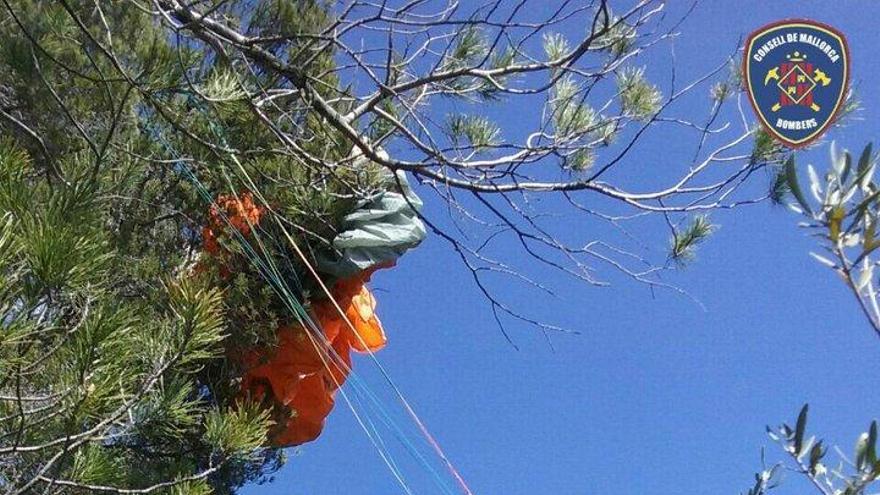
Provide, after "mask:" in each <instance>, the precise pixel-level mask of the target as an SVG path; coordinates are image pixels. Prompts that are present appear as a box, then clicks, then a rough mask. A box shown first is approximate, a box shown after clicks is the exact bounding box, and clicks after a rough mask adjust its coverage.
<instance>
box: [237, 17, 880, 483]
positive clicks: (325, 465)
mask: <svg viewBox="0 0 880 495" xmlns="http://www.w3.org/2000/svg"><path fill="white" fill-rule="evenodd" d="M468 1H469V0H463V3H464V4H467V2H468ZM671 3H672V5H670V6H669V7H670V10H671V11H672V12H673V13H681V12H683V10H684V9H685V8H686V7H687V6H688V5H689V4H690V3H689V2H688V3H685V2H677V1H676V2H671ZM877 10H878V7H877V6H876V5H874V4H873V3H872V2H869V1H860V2H830V1H823V2H814V1H810V2H805V1H798V2H795V1H785V2H783V1H780V2H766V1H741V2H708V1H707V2H703V3H702V4H700V5H699V6H698V8H697V9H696V11H695V12H694V13H693V15H692V16H691V17H690V18H689V19H688V20H687V21H686V22H685V24H684V25H683V26H682V28H681V31H682V36H681V37H679V38H678V39H677V40H676V41H675V43H674V46H675V54H676V58H677V60H678V62H679V67H680V68H681V69H680V70H681V73H682V76H683V78H686V77H684V76H688V75H690V76H691V77H693V76H696V75H697V74H699V73H700V72H702V71H705V70H706V69H708V68H710V67H712V66H715V65H716V64H718V63H719V62H721V61H722V60H723V59H724V58H725V57H726V56H727V55H729V54H730V52H731V50H732V49H733V47H734V46H736V43H737V40H739V39H740V38H743V37H745V35H747V34H748V33H749V32H750V31H752V30H753V29H755V28H757V27H759V26H761V25H763V24H765V23H767V22H771V21H775V20H779V19H783V18H786V17H806V18H812V19H816V20H820V21H823V22H826V23H828V24H831V25H833V26H835V27H837V28H838V29H840V30H841V31H843V32H844V34H845V35H846V36H847V37H848V41H849V44H850V49H851V52H852V55H851V57H852V73H853V81H852V82H853V84H855V85H857V86H858V87H859V89H860V91H859V94H860V97H861V99H862V104H863V109H862V110H861V112H860V113H859V118H860V120H858V121H855V122H853V123H852V124H851V125H850V126H849V127H846V128H844V129H836V130H833V131H832V132H831V133H829V135H828V137H827V138H826V139H825V140H824V144H823V145H822V146H819V147H818V148H817V149H816V150H814V151H810V152H807V153H804V154H803V155H802V156H801V157H800V162H801V163H806V162H809V161H811V162H813V163H815V164H817V165H818V166H819V167H820V168H821V167H824V166H826V164H827V146H826V145H827V143H828V142H829V140H830V139H835V140H837V142H838V143H839V144H840V145H841V146H843V147H847V148H849V149H856V150H860V149H861V147H862V146H863V145H864V144H865V143H867V142H868V141H870V140H872V139H875V138H876V131H877V122H878V112H880V97H878V95H877V94H876V92H874V91H873V90H874V89H875V88H876V82H875V79H874V78H875V77H880V52H878V49H877V46H876V40H877V37H876V18H877V15H876V14H877ZM872 11H873V12H872ZM667 51H668V50H667ZM664 53H665V52H662V51H661V52H659V53H657V54H648V55H647V56H645V57H642V59H640V60H639V63H641V64H647V65H649V66H650V67H651V68H652V69H649V70H654V69H653V68H654V67H656V66H657V65H661V66H662V65H663V63H665V62H664V60H668V59H667V58H666V55H664ZM654 57H657V58H654ZM702 104H703V106H697V103H694V104H693V105H694V106H693V108H688V107H684V108H682V109H681V110H682V112H683V113H688V112H692V113H696V114H697V115H703V114H702V113H700V112H705V100H702ZM519 111H520V110H519V109H517V108H509V107H508V108H505V107H503V106H501V107H498V108H494V109H493V110H492V112H494V113H495V114H496V115H498V116H499V117H500V118H502V119H505V118H506V120H507V121H508V122H513V123H512V124H511V125H512V126H513V131H514V132H515V131H516V125H517V124H516V123H515V122H516V118H515V117H516V116H517V112H519ZM651 139H652V141H650V144H651V146H647V147H645V148H642V149H638V150H636V151H635V153H633V154H632V155H631V156H630V157H629V158H628V159H627V161H628V162H632V163H635V164H638V163H639V162H641V161H644V162H648V161H657V157H658V153H657V151H658V150H661V151H662V152H663V153H660V154H659V156H660V158H661V161H662V159H663V158H664V154H665V152H666V151H667V149H668V150H669V155H670V158H671V159H673V158H674V156H680V155H675V152H676V149H677V148H676V143H674V142H672V141H674V139H673V138H672V137H671V135H670V134H660V135H658V136H654V137H652V138H651ZM626 170H627V171H626V172H622V173H631V174H639V173H643V172H641V171H640V170H641V169H639V168H638V167H630V168H627V169H626ZM756 182H757V183H758V184H757V186H763V185H764V184H765V182H766V177H757V178H756ZM425 199H426V203H427V205H426V214H427V215H429V217H431V216H433V217H438V218H439V217H442V216H443V215H444V212H443V208H442V204H440V202H439V201H437V198H435V197H429V196H428V195H426V196H425ZM712 219H713V221H714V222H716V223H718V224H720V226H721V228H720V230H719V231H718V232H717V234H716V235H715V236H713V237H712V238H711V240H710V241H709V242H708V243H707V244H705V245H704V246H702V247H701V249H700V251H699V256H698V259H697V261H696V262H695V263H694V264H693V265H691V266H689V267H688V268H687V269H685V270H683V271H681V272H677V273H675V274H674V280H673V281H674V282H675V283H676V284H677V285H680V286H681V287H683V288H685V289H687V290H688V291H689V292H691V293H692V294H694V295H695V296H696V297H698V298H699V300H700V301H701V302H702V303H703V305H704V306H705V310H703V309H702V308H700V306H698V305H697V304H694V302H692V301H691V300H689V299H687V298H685V297H681V296H679V295H676V294H673V293H670V292H663V291H660V292H654V293H652V292H651V291H649V290H648V289H647V288H646V287H644V286H642V285H638V284H634V283H631V282H627V281H625V280H616V279H615V280H614V282H615V283H614V285H613V286H612V287H609V288H596V287H590V286H587V285H585V284H581V283H575V282H573V281H571V280H568V279H565V278H563V277H562V276H561V275H559V274H558V273H556V272H551V271H549V270H546V269H541V268H535V269H534V270H536V271H535V272H533V273H537V274H538V275H539V276H540V277H541V279H542V280H544V281H547V282H548V283H550V284H552V285H554V286H555V287H556V288H558V290H559V292H560V294H562V298H561V299H560V300H558V301H546V302H545V301H544V300H543V299H540V298H535V297H534V294H533V293H532V292H529V291H526V290H524V289H522V288H520V287H518V286H515V285H513V284H511V283H499V284H498V285H497V290H498V291H499V293H500V294H501V295H502V296H504V297H506V298H508V299H509V300H510V301H512V303H513V304H516V305H517V307H523V308H527V309H528V310H529V311H530V312H531V314H532V315H534V316H536V317H538V318H540V319H543V320H546V321H551V322H554V323H559V324H562V325H564V326H566V327H568V328H573V329H577V330H579V331H580V332H581V333H580V334H579V335H571V336H569V335H565V336H559V335H557V336H554V339H553V342H554V348H553V349H551V348H550V347H549V346H548V345H547V343H546V341H545V340H544V338H543V336H542V335H541V334H540V333H539V332H538V331H536V330H535V329H533V328H530V327H525V326H521V325H520V326H518V325H511V326H510V330H511V334H512V336H513V339H514V340H515V342H516V344H517V347H518V349H516V348H514V347H513V346H511V345H510V344H508V343H507V342H506V340H505V339H504V337H503V336H502V335H501V333H500V332H499V330H498V329H497V327H496V326H495V324H494V322H493V320H492V315H491V313H490V311H489V309H488V306H487V305H486V304H485V302H484V299H482V297H481V295H480V293H479V291H478V289H477V288H476V287H475V286H474V284H473V283H472V282H471V280H470V274H469V272H468V271H467V270H466V269H465V268H464V267H463V266H462V265H461V263H460V261H459V260H458V259H457V257H456V256H455V254H454V253H453V252H452V251H451V250H450V249H449V248H448V246H447V245H446V244H444V243H443V242H442V241H441V240H439V239H437V238H436V237H429V238H428V240H426V241H425V243H424V244H423V245H422V246H420V247H419V248H418V249H416V250H414V251H412V252H410V253H409V254H407V255H406V256H405V257H404V258H403V259H402V260H401V262H400V264H399V266H398V267H396V268H395V269H393V270H386V271H385V272H382V273H379V274H377V275H376V276H375V277H374V284H373V286H374V288H375V289H376V294H377V297H378V299H379V314H380V316H381V317H382V320H383V322H384V324H385V327H386V329H387V331H388V335H389V344H388V346H387V347H386V349H384V350H383V351H382V352H380V353H379V354H378V358H379V360H380V361H381V362H382V364H383V365H384V366H385V368H386V369H387V370H388V373H389V374H390V375H391V376H392V377H393V379H394V381H395V382H396V383H397V385H398V386H399V387H400V388H401V390H402V391H403V392H404V394H405V395H406V397H407V398H408V399H409V401H410V402H411V403H412V404H413V406H414V407H415V408H416V410H417V411H418V412H419V415H420V416H421V418H422V419H423V420H424V422H425V423H426V424H427V425H428V427H429V428H430V430H431V431H432V433H433V434H434V436H435V437H436V438H437V439H438V440H439V442H440V443H441V444H442V445H443V447H444V449H445V450H446V453H447V454H448V455H449V457H450V459H451V460H452V461H453V462H454V463H455V465H456V466H457V467H458V469H459V471H460V472H461V473H462V475H463V476H464V477H465V478H466V479H467V482H468V484H469V485H470V487H471V488H472V490H473V491H474V493H476V494H510V495H515V494H543V493H548V494H560V495H563V494H591V493H604V494H614V495H629V494H645V493H650V494H673V493H675V494H677V493H712V494H714V493H718V494H735V493H739V492H740V491H742V490H743V489H745V488H746V487H747V486H748V485H749V483H750V481H751V479H752V478H751V476H752V473H754V472H755V471H756V470H759V469H760V467H761V465H760V450H761V448H762V447H765V446H766V448H767V458H768V460H770V461H772V460H775V459H779V458H781V457H782V456H781V452H780V450H779V449H778V448H777V447H776V446H775V445H773V444H771V443H770V441H769V440H768V439H767V437H766V434H765V433H764V426H765V425H767V424H778V423H779V422H781V421H792V420H793V419H794V416H795V415H796V414H797V412H798V410H799V408H800V406H801V405H802V404H803V403H804V402H809V403H810V404H811V416H812V418H811V429H813V430H814V431H815V432H817V433H819V434H820V435H821V436H823V437H824V438H826V439H827V440H828V441H829V442H830V443H831V444H836V445H840V446H841V448H842V449H843V450H844V452H850V451H851V449H852V445H853V442H854V440H855V438H856V437H857V435H858V434H859V433H860V432H861V431H864V429H865V428H866V426H867V425H868V423H869V422H870V420H871V419H872V418H874V417H875V416H877V412H878V411H880V396H878V395H877V394H876V393H874V390H875V389H876V386H877V379H876V372H875V371H874V367H873V364H874V363H876V362H877V361H876V360H877V356H878V355H880V341H878V339H877V337H876V336H875V335H874V334H873V332H872V331H871V330H870V328H869V326H868V325H867V323H866V322H865V321H863V319H862V316H861V314H859V312H858V309H857V307H856V305H855V301H854V300H853V299H851V297H850V295H849V294H848V293H847V291H846V288H845V287H844V286H843V284H842V283H841V282H840V280H839V279H837V278H836V277H835V276H834V275H833V274H832V273H830V272H829V271H828V270H827V269H825V268H824V267H822V266H820V265H818V264H817V263H816V262H814V261H813V260H812V259H811V258H810V257H809V256H808V252H809V251H810V250H811V249H813V243H812V242H811V240H810V239H809V238H807V237H806V236H805V233H804V232H803V231H801V230H799V229H798V228H797V227H796V223H797V221H798V218H797V217H796V216H795V215H793V214H791V213H790V212H788V211H786V210H785V209H783V208H779V207H772V206H771V205H769V204H762V205H758V206H753V207H748V208H743V209H738V210H735V211H728V212H722V213H716V214H713V216H712ZM560 221H565V222H569V223H566V226H567V227H570V228H571V229H573V230H576V231H578V230H581V231H585V232H587V233H589V232H588V231H587V230H586V229H589V228H591V227H592V224H590V223H587V222H586V221H584V220H583V219H579V218H578V217H575V216H570V217H567V218H566V219H565V220H560ZM579 222H583V223H582V224H581V223H579ZM644 228H645V231H644V232H643V234H644V235H645V237H646V238H647V239H649V240H651V242H653V243H654V246H653V249H655V250H662V249H663V247H664V245H665V242H666V240H665V239H666V236H667V231H666V230H665V229H664V226H663V224H662V221H660V220H659V219H658V220H657V221H652V222H649V223H646V224H645V227H644ZM508 242H509V241H508ZM508 254H509V255H510V256H512V257H514V259H516V260H517V261H518V262H519V263H529V259H528V257H527V256H526V255H525V254H524V253H521V252H518V251H516V250H514V249H512V248H511V249H509V253H508ZM655 254H656V252H655ZM368 361H369V360H368V358H366V357H363V356H361V357H360V358H359V359H358V358H356V362H355V367H356V368H357V369H358V370H362V373H363V377H364V380H365V381H366V382H367V383H368V384H370V386H371V387H375V388H376V389H377V390H378V392H377V393H380V394H383V393H384V394H386V395H387V391H385V392H382V387H383V382H382V379H381V377H380V376H379V375H378V374H377V373H376V371H375V369H371V368H372V367H371V366H370V363H369V362H368ZM384 400H385V401H386V403H387V406H388V408H389V410H391V411H393V415H394V417H395V419H396V420H398V421H400V422H401V423H404V422H405V421H406V417H405V415H404V414H403V412H402V409H401V408H400V407H399V406H398V405H397V404H396V403H395V402H394V399H393V398H392V397H390V396H389V397H384ZM389 439H390V440H389V441H390V442H391V443H394V440H393V438H391V437H389ZM396 452H397V455H398V456H400V462H401V463H402V464H401V466H402V470H403V471H404V473H405V474H407V475H408V476H411V479H412V485H413V491H414V492H415V493H428V494H431V493H441V492H439V491H438V490H437V489H436V488H435V487H434V485H432V484H431V483H430V479H429V478H427V477H426V476H425V475H424V473H423V472H422V471H420V470H419V467H418V465H416V464H415V463H411V462H409V461H408V459H407V458H406V453H405V451H403V450H401V449H398V450H397V451H396ZM290 455H291V458H290V460H289V462H288V464H287V466H285V467H284V468H283V469H282V470H281V471H280V472H278V473H277V475H276V479H275V481H274V483H271V484H268V485H263V486H251V487H248V488H246V489H245V490H244V491H243V492H244V493H245V494H247V495H253V494H256V493H259V494H261V495H271V494H275V493H278V494H282V493H283V494H285V495H293V494H297V495H299V494H336V493H340V494H342V493H344V494H351V495H354V494H392V493H402V491H401V489H400V488H399V486H398V485H397V484H396V482H395V480H394V478H393V477H392V475H391V473H390V472H389V470H388V469H387V468H386V467H385V466H384V464H383V463H382V460H381V459H380V457H379V456H378V455H377V454H376V452H375V450H374V449H373V448H372V447H371V445H370V443H369V441H368V439H367V438H366V436H365V435H364V433H363V432H362V431H361V430H360V429H359V427H358V425H357V423H356V421H355V419H354V418H353V415H352V413H351V412H350V411H349V410H348V409H347V408H346V407H345V405H344V404H343V403H342V402H341V400H337V408H336V410H335V411H334V412H333V414H332V415H331V416H330V419H329V421H328V424H327V426H326V428H325V431H324V434H323V435H322V436H321V438H320V439H318V440H317V441H316V442H314V443H311V444H307V445H305V446H303V447H301V448H300V449H298V450H296V451H291V453H290ZM804 489H805V487H804V486H803V485H802V484H801V483H800V482H799V480H797V478H796V477H795V476H790V477H789V481H788V482H787V483H786V485H785V487H783V488H782V489H780V491H779V493H782V494H785V493H805V490H804Z"/></svg>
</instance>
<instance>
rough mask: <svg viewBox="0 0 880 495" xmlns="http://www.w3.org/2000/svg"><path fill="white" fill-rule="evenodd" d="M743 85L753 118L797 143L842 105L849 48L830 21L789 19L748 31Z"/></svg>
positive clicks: (818, 131)
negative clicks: (755, 116) (754, 116)
mask: <svg viewBox="0 0 880 495" xmlns="http://www.w3.org/2000/svg"><path fill="white" fill-rule="evenodd" d="M743 73H744V75H745V83H746V84H745V85H746V91H747V92H748V94H749V100H751V103H752V107H753V108H754V109H755V113H756V114H757V116H758V120H759V121H760V122H761V124H762V125H763V126H764V128H765V129H766V130H767V132H769V133H770V135H771V136H774V137H775V138H776V139H778V140H779V141H781V142H782V143H784V144H785V145H786V146H789V147H791V148H801V147H803V146H806V145H807V144H809V143H810V142H812V141H814V140H815V139H818V138H819V137H820V136H821V135H822V134H823V133H824V132H825V131H826V130H828V128H829V127H830V126H831V124H833V123H834V118H835V117H836V116H837V114H838V112H839V110H840V109H841V107H842V106H843V103H844V100H845V99H846V92H847V89H848V86H849V48H848V47H847V44H846V38H844V36H843V34H841V33H840V32H839V31H837V30H836V29H834V28H833V27H831V26H828V25H825V24H822V23H819V22H816V21H810V20H804V19H793V20H785V21H781V22H776V23H773V24H768V25H767V26H764V27H762V28H760V29H758V30H757V31H755V32H753V33H752V34H751V35H750V36H749V38H748V40H747V41H746V45H745V53H744V57H743Z"/></svg>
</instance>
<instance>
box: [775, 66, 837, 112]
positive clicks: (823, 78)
mask: <svg viewBox="0 0 880 495" xmlns="http://www.w3.org/2000/svg"><path fill="white" fill-rule="evenodd" d="M792 70H794V69H792ZM789 73H791V71H789ZM785 76H786V77H788V74H786V75H785ZM779 79H780V78H779V67H774V68H772V69H770V70H769V71H767V75H766V76H764V86H766V85H767V84H768V83H769V82H770V81H777V82H778V81H779ZM813 81H814V82H818V83H819V84H821V85H822V86H828V85H829V84H831V78H830V77H828V75H827V74H825V72H823V71H822V69H819V68H816V69H813ZM780 108H782V105H781V104H779V103H776V104H774V105H773V106H772V107H770V110H771V111H773V112H775V111H777V110H779V109H780ZM819 108H820V107H819V105H817V104H815V103H811V104H810V109H811V110H813V111H814V112H818V111H819Z"/></svg>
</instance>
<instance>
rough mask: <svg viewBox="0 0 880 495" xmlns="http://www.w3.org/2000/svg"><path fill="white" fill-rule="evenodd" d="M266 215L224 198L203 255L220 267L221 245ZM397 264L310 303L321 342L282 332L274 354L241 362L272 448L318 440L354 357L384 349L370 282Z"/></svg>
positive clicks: (294, 328) (245, 201)
mask: <svg viewBox="0 0 880 495" xmlns="http://www.w3.org/2000/svg"><path fill="white" fill-rule="evenodd" d="M264 213H265V209H264V208H263V207H260V206H257V205H256V204H255V203H254V200H253V195H252V194H251V193H250V192H243V193H241V194H239V195H221V196H219V197H218V198H217V200H216V202H215V204H214V205H212V206H211V210H210V212H209V215H208V225H206V226H205V227H204V228H203V229H202V243H203V244H202V247H203V250H204V252H205V253H206V254H209V255H211V256H212V257H213V258H216V259H218V260H221V261H223V260H224V259H225V258H226V257H227V256H228V252H227V251H226V249H225V248H224V247H223V246H222V245H221V243H220V242H219V239H220V238H221V237H227V238H228V237H231V235H232V234H233V233H232V232H231V229H230V227H231V228H232V229H235V230H237V231H238V232H239V233H241V235H243V236H245V237H247V236H249V235H250V234H251V231H252V228H253V227H254V226H256V225H258V224H259V222H260V220H261V218H262V216H263V214H264ZM224 217H225V218H224ZM393 264H394V263H393V262H389V263H384V264H381V265H377V266H374V267H372V268H370V269H368V270H364V271H362V272H360V273H358V274H356V275H354V276H352V277H350V278H346V279H341V280H339V281H337V282H336V284H335V285H334V286H333V288H332V289H331V290H330V293H331V295H332V299H325V300H322V301H319V302H317V303H315V304H313V305H312V313H313V319H314V321H315V322H316V323H317V324H318V326H319V327H320V328H321V330H322V335H314V334H312V333H310V332H309V331H308V330H307V329H306V328H305V327H304V326H302V325H284V326H281V327H279V328H278V329H277V331H276V337H277V340H278V345H277V347H274V348H271V349H270V348H266V347H259V348H253V349H250V350H247V351H245V352H244V353H242V354H241V355H239V356H237V359H238V361H239V362H240V364H241V365H242V367H243V368H244V375H243V376H242V381H241V392H242V394H243V395H246V396H250V397H251V398H253V399H255V400H257V401H259V402H263V403H267V404H269V405H270V406H271V407H272V409H273V412H274V419H275V422H276V425H275V428H274V429H273V431H272V432H271V433H270V439H269V440H270V443H271V444H272V446H275V447H288V446H294V445H300V444H303V443H305V442H309V441H312V440H314V439H316V438H318V436H319V435H320V434H321V430H322V429H323V427H324V420H325V419H326V418H327V416H328V415H329V414H330V411H331V410H332V409H333V404H334V396H335V394H336V390H337V389H338V388H339V387H341V386H342V384H343V383H345V380H346V379H347V378H348V374H349V372H350V371H351V350H352V349H354V350H355V351H358V352H373V351H378V350H379V349H381V348H382V347H384V346H385V343H386V338H385V331H384V330H383V329H382V323H381V322H380V321H379V318H378V317H377V316H376V313H375V309H376V298H375V297H373V294H372V293H371V292H370V290H369V289H367V286H366V282H367V281H368V280H369V279H370V276H371V275H372V273H373V272H374V271H375V270H376V269H378V268H384V267H388V266H392V265H393ZM197 269H198V268H197ZM229 274H230V271H229V268H228V267H226V266H225V264H224V263H221V264H220V276H221V277H223V278H226V277H228V276H229ZM334 301H335V302H336V304H334ZM337 304H338V307H337Z"/></svg>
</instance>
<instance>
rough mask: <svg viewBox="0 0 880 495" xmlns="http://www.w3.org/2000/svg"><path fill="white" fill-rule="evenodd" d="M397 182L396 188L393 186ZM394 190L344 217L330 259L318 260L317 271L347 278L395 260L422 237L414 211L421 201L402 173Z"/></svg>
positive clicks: (376, 197) (368, 200)
mask: <svg viewBox="0 0 880 495" xmlns="http://www.w3.org/2000/svg"><path fill="white" fill-rule="evenodd" d="M398 182H399V184H400V187H399V188H398V187H397V183H398ZM392 183H393V184H394V189H400V190H399V191H398V190H394V189H392V190H389V191H384V192H381V193H378V194H376V195H374V196H372V197H370V198H367V199H364V200H362V201H360V202H359V203H358V206H357V208H356V209H355V210H354V211H353V212H352V213H350V214H348V215H346V217H345V218H344V219H343V222H342V229H343V230H342V232H341V233H340V234H339V235H337V236H336V238H335V239H333V247H334V248H335V250H336V251H337V253H336V256H333V257H319V259H318V269H319V270H320V271H321V272H323V273H326V274H328V275H331V276H333V277H337V278H346V277H350V276H352V275H354V274H356V273H358V272H360V271H363V270H366V269H368V268H370V267H372V266H374V265H378V264H380V263H386V262H393V261H395V260H397V258H399V257H400V256H401V255H402V254H403V253H405V252H406V250H408V249H412V248H414V247H416V246H418V245H419V243H421V242H422V240H423V239H424V238H425V225H424V224H423V223H422V221H421V220H420V219H419V216H418V214H417V212H418V211H419V210H421V208H422V200H421V199H419V197H418V196H416V194H415V193H414V192H413V190H412V189H411V188H410V186H409V183H408V182H407V180H406V175H405V174H404V173H403V172H398V173H397V181H393V180H392Z"/></svg>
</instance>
